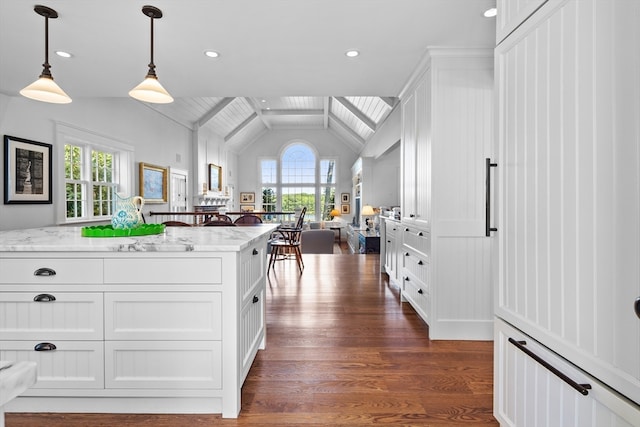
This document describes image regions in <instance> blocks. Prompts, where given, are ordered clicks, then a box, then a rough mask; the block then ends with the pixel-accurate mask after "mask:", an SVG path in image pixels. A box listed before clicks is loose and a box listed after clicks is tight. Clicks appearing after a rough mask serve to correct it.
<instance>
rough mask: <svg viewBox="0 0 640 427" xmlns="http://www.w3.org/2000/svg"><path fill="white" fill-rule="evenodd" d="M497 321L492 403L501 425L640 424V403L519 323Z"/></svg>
mask: <svg viewBox="0 0 640 427" xmlns="http://www.w3.org/2000/svg"><path fill="white" fill-rule="evenodd" d="M495 325H496V328H495V340H494V345H495V355H496V357H495V367H494V372H495V374H496V375H495V381H494V384H495V388H496V390H497V391H498V392H497V393H495V395H494V405H493V406H494V415H495V416H496V418H497V420H498V422H499V423H500V425H501V426H514V427H515V426H517V427H528V426H530V427H556V426H580V427H589V426H590V427H602V426H607V427H631V426H640V407H638V406H637V405H633V404H632V403H630V402H629V401H627V400H626V399H624V398H622V397H621V396H620V395H618V394H617V393H615V392H613V391H612V390H611V389H609V388H608V387H607V386H605V385H604V384H602V383H601V382H599V381H598V380H597V379H595V378H593V377H591V376H589V375H587V374H586V373H585V372H584V371H582V370H580V369H578V368H577V367H575V366H574V365H572V364H571V363H569V362H567V361H566V360H565V359H563V358H561V357H559V356H558V355H557V354H556V353H554V352H552V351H551V350H549V349H548V348H546V347H545V346H543V345H542V344H540V343H539V342H537V341H536V340H534V339H533V338H531V337H530V336H528V335H526V334H524V333H522V332H521V331H519V330H518V329H515V328H513V327H512V326H510V325H508V324H507V323H505V322H503V321H501V320H497V321H496V324H495ZM563 378H564V379H563ZM570 383H572V384H573V385H571V384H570Z"/></svg>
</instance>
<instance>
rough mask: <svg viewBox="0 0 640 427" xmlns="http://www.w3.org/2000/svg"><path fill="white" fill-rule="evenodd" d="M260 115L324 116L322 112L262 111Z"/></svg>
mask: <svg viewBox="0 0 640 427" xmlns="http://www.w3.org/2000/svg"><path fill="white" fill-rule="evenodd" d="M262 114H263V115H265V116H320V115H322V114H324V110H321V109H317V110H316V109H312V110H286V109H282V110H262Z"/></svg>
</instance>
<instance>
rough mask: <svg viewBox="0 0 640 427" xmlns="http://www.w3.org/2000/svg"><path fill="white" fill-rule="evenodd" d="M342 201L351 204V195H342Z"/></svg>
mask: <svg viewBox="0 0 640 427" xmlns="http://www.w3.org/2000/svg"><path fill="white" fill-rule="evenodd" d="M340 201H341V202H342V203H351V194H349V193H342V195H341V198H340Z"/></svg>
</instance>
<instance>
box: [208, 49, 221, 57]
mask: <svg viewBox="0 0 640 427" xmlns="http://www.w3.org/2000/svg"><path fill="white" fill-rule="evenodd" d="M204 54H205V55H207V56H208V57H209V58H217V57H219V56H220V54H219V53H218V52H216V51H214V50H205V51H204Z"/></svg>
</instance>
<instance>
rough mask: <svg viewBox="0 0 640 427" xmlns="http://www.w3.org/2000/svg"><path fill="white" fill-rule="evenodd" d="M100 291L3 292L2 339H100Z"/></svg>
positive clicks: (0, 307) (0, 310)
mask: <svg viewBox="0 0 640 427" xmlns="http://www.w3.org/2000/svg"><path fill="white" fill-rule="evenodd" d="M102 307H103V304H102V293H100V292H91V293H89V292H87V293H75V292H46V293H44V292H43V293H37V292H0V313H2V315H0V340H11V339H14V340H41V339H47V340H101V339H102V336H103V334H102V331H103V328H102Z"/></svg>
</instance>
